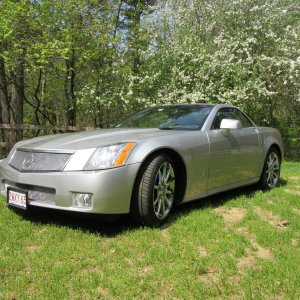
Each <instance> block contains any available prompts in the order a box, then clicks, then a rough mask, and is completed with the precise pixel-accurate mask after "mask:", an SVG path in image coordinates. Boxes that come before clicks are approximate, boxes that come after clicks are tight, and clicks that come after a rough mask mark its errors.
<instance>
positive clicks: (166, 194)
mask: <svg viewBox="0 0 300 300" xmlns="http://www.w3.org/2000/svg"><path fill="white" fill-rule="evenodd" d="M175 185H176V168H175V163H174V162H173V160H172V159H171V157H169V155H167V154H159V155H157V156H156V157H154V158H152V159H151V160H150V161H148V162H147V163H146V164H145V165H144V166H143V168H142V170H141V172H140V174H139V175H138V178H137V182H136V185H135V190H134V195H133V196H134V197H133V200H132V201H133V202H132V207H131V214H132V216H133V217H134V218H135V219H136V220H138V221H139V222H140V223H142V224H144V225H147V226H157V225H160V224H162V223H164V222H165V221H166V220H167V218H168V217H169V215H170V212H171V210H172V207H173V204H174V197H175Z"/></svg>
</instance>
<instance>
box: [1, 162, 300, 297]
mask: <svg viewBox="0 0 300 300" xmlns="http://www.w3.org/2000/svg"><path fill="white" fill-rule="evenodd" d="M0 243H1V244H0V245H1V246H0V299H95V298H99V299H114V298H115V299H117V298H119V299H132V298H143V299H149V298H155V299H156V298H159V299H174V298H177V299H192V298H198V299H207V298H233V299H275V298H279V299H299V298H300V280H299V278H300V251H299V248H300V163H293V162H286V163H284V165H283V168H282V185H281V187H278V188H276V189H274V190H272V191H269V192H262V191H259V190H256V189H255V188H254V187H248V188H243V189H238V190H236V191H233V192H228V193H223V194H221V195H217V196H214V197H209V198H207V199H202V200H199V201H196V202H193V203H190V204H186V205H182V206H181V207H179V208H177V209H176V210H175V212H174V213H173V214H172V217H171V219H170V221H169V223H168V224H167V225H166V226H164V227H163V228H162V229H158V228H156V229H150V228H141V227H137V226H134V225H133V224H131V223H130V221H129V220H127V219H121V220H120V221H119V222H117V223H115V224H100V223H99V221H98V220H97V219H94V220H85V219H82V218H78V217H74V216H72V215H66V214H62V213H57V212H54V211H44V210H37V211H35V212H33V213H31V214H30V215H28V216H23V215H21V214H19V213H17V212H15V211H13V210H10V209H8V208H7V206H6V202H5V199H4V198H0Z"/></svg>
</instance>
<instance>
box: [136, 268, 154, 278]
mask: <svg viewBox="0 0 300 300" xmlns="http://www.w3.org/2000/svg"><path fill="white" fill-rule="evenodd" d="M153 270H154V267H153V266H145V267H143V268H141V269H140V270H139V276H140V277H143V276H146V275H147V274H148V273H151V272H152V271H153Z"/></svg>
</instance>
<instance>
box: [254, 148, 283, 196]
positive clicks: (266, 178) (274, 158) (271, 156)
mask: <svg viewBox="0 0 300 300" xmlns="http://www.w3.org/2000/svg"><path fill="white" fill-rule="evenodd" d="M280 164H281V161H280V155H279V153H278V151H277V150H276V149H275V148H273V147H272V148H271V149H270V150H269V152H268V154H267V157H266V160H265V163H264V168H263V171H262V174H261V177H260V181H259V184H260V186H261V187H262V188H263V189H266V190H269V189H272V188H274V187H275V186H276V185H278V183H279V178H280Z"/></svg>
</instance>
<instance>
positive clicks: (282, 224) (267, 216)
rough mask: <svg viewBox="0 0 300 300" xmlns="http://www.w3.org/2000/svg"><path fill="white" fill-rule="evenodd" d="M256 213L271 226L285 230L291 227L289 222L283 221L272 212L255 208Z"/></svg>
mask: <svg viewBox="0 0 300 300" xmlns="http://www.w3.org/2000/svg"><path fill="white" fill-rule="evenodd" d="M255 213H256V214H257V215H258V216H259V217H260V218H261V219H263V220H265V221H266V222H268V223H269V224H270V225H272V226H274V227H276V228H279V229H283V230H285V229H286V228H287V226H288V225H289V221H288V220H282V219H281V218H280V217H278V216H275V215H274V214H273V213H272V212H271V211H267V210H263V209H261V208H260V207H255Z"/></svg>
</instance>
